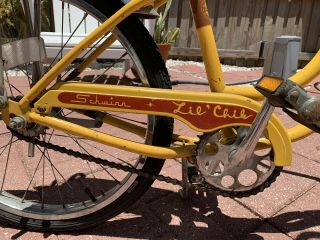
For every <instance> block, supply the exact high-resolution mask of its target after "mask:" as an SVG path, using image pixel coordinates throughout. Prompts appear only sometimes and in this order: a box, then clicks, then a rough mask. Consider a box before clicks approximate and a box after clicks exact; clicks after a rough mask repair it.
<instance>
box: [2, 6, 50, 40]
mask: <svg viewBox="0 0 320 240" xmlns="http://www.w3.org/2000/svg"><path fill="white" fill-rule="evenodd" d="M49 16H50V2H49V0H41V25H42V30H43V31H49V30H50V18H49ZM0 31H1V34H2V36H1V38H3V39H4V40H5V41H7V40H9V39H16V38H25V37H27V36H28V30H27V25H26V18H25V14H24V11H23V8H22V5H21V2H20V0H0Z"/></svg>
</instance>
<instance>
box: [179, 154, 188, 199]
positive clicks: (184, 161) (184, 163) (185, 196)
mask: <svg viewBox="0 0 320 240" xmlns="http://www.w3.org/2000/svg"><path fill="white" fill-rule="evenodd" d="M190 189H191V184H190V183H189V178H188V158H182V189H180V190H179V195H180V197H181V198H182V199H189V191H190Z"/></svg>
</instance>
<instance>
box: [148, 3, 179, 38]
mask: <svg viewBox="0 0 320 240" xmlns="http://www.w3.org/2000/svg"><path fill="white" fill-rule="evenodd" d="M171 3H172V0H169V1H168V2H167V4H166V6H165V9H164V11H163V12H161V13H160V16H159V18H158V19H157V22H156V26H155V30H154V36H153V37H154V40H155V42H156V43H158V44H172V43H174V42H175V40H176V39H177V38H178V37H179V34H180V29H179V28H177V27H175V28H173V29H171V30H168V29H167V28H166V21H167V18H168V13H169V9H170V6H171Z"/></svg>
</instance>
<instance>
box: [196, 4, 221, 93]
mask: <svg viewBox="0 0 320 240" xmlns="http://www.w3.org/2000/svg"><path fill="white" fill-rule="evenodd" d="M190 5H191V9H192V13H193V17H194V21H195V24H196V28H197V35H198V39H199V45H200V48H201V52H202V56H203V61H204V65H205V68H206V72H207V77H208V82H209V85H210V88H211V91H212V92H223V90H224V88H225V83H224V78H223V73H222V68H221V64H220V59H219V54H218V50H217V45H216V41H215V38H214V33H213V29H212V26H211V22H210V18H209V11H208V7H207V4H206V0H190Z"/></svg>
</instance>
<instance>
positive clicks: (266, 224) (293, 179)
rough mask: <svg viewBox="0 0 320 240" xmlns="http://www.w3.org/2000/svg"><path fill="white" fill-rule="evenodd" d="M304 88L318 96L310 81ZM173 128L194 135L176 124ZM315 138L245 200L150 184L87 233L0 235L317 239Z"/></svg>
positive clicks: (319, 171) (230, 77) (240, 76)
mask: <svg viewBox="0 0 320 240" xmlns="http://www.w3.org/2000/svg"><path fill="white" fill-rule="evenodd" d="M177 70H179V71H180V72H179V71H177ZM192 70H195V73H194V74H192V73H191V72H192ZM170 74H171V76H172V78H173V79H187V80H196V79H199V77H204V76H205V73H204V71H203V69H199V67H198V66H191V67H188V66H182V67H179V68H177V69H174V71H170ZM225 76H226V80H227V81H228V82H237V81H244V80H245V79H248V78H249V79H254V78H258V77H260V76H261V70H255V71H251V72H231V73H226V74H225ZM175 89H187V90H192V91H209V88H208V87H207V86H199V85H192V84H189V85H179V86H176V87H175ZM308 90H310V91H312V92H313V93H315V94H317V90H316V89H314V87H313V85H310V88H309V89H308ZM277 113H278V115H281V116H280V118H281V120H282V121H283V122H284V123H285V124H286V125H287V126H292V125H293V124H294V123H293V121H292V120H291V119H289V118H288V117H287V116H286V115H284V114H282V113H281V112H280V111H278V110H277ZM175 131H177V132H179V133H183V134H187V135H190V136H195V135H196V134H197V133H196V132H194V131H190V130H189V129H187V128H186V127H185V126H184V125H183V124H181V123H178V122H177V123H176V125H175ZM319 140H320V138H319V135H317V134H313V135H312V136H310V137H308V138H306V139H304V140H300V141H299V142H297V143H294V144H293V146H294V150H293V151H294V154H293V158H294V160H293V164H292V166H291V167H288V168H285V171H284V172H283V173H282V174H281V176H280V177H279V179H278V181H277V182H276V183H274V184H273V185H272V186H271V187H270V188H269V189H267V190H265V191H264V192H263V193H260V194H258V195H256V196H252V197H250V198H245V199H235V200H233V199H229V198H223V197H220V196H219V197H217V196H215V195H213V194H209V195H206V194H203V193H202V194H199V193H198V194H197V193H193V194H192V196H191V199H189V200H182V199H181V198H180V197H179V195H178V194H177V191H178V190H179V187H177V186H172V185H169V184H166V183H162V182H155V183H154V185H153V187H152V188H151V189H150V190H149V191H148V192H147V193H146V194H145V195H144V196H143V197H142V198H141V199H140V200H139V201H138V202H137V203H135V204H134V205H133V206H132V207H131V208H130V210H128V211H127V212H126V213H123V214H120V215H119V216H117V217H115V218H114V219H111V220H109V221H107V222H106V223H105V224H103V225H100V226H98V227H96V228H94V229H91V230H89V231H84V232H80V233H74V232H71V233H64V234H47V233H45V234H43V233H32V232H23V231H20V230H16V229H12V228H8V227H7V226H5V225H2V227H1V228H0V229H1V230H0V239H50V240H51V239H54V240H55V239H60V240H62V239H199V240H200V239H201V240H202V239H219V240H220V239H221V240H225V239H247V240H259V239H267V240H268V239H270V240H271V239H272V240H278V239H279V240H287V239H288V240H289V239H308V240H310V239H320V217H319V216H320V205H319V202H320V201H319V196H320V183H319V182H320V179H319V178H320V160H319V157H318V153H319V151H320V141H319ZM162 174H165V175H170V176H172V177H177V178H180V179H181V168H180V165H179V163H178V161H176V160H168V161H167V162H166V164H165V167H164V168H163V170H162Z"/></svg>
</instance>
